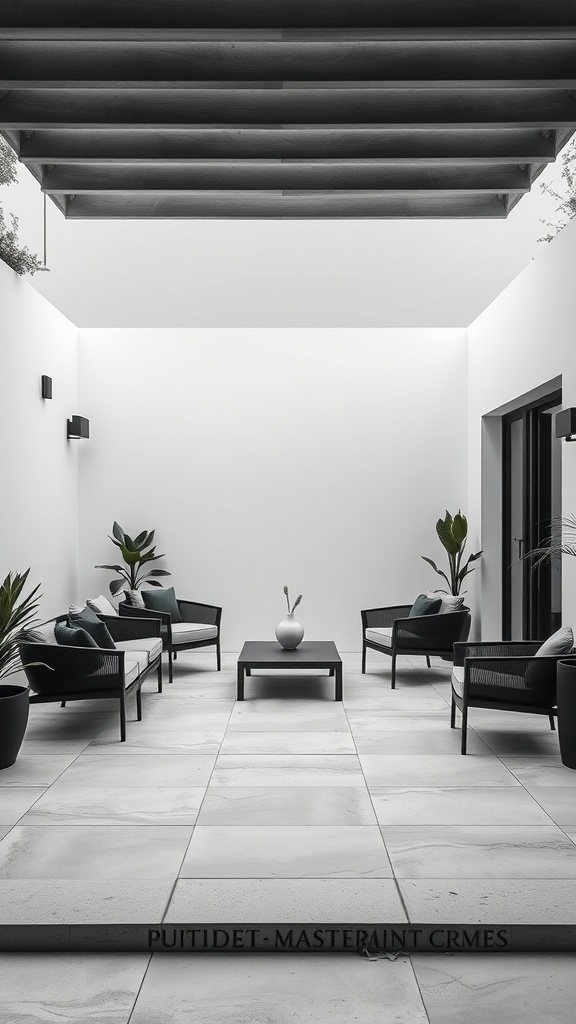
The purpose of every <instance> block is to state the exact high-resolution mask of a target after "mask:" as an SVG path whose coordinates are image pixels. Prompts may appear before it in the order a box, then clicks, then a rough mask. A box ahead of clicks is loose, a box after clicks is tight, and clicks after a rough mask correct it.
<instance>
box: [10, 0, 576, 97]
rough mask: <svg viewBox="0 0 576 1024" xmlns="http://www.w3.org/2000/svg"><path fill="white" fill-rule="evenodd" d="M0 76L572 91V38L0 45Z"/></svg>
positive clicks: (14, 83) (77, 83) (48, 84)
mask: <svg viewBox="0 0 576 1024" xmlns="http://www.w3.org/2000/svg"><path fill="white" fill-rule="evenodd" d="M575 7H576V4H575ZM0 69H1V70H0V76H1V77H0V89H23V88H38V87H42V88H45V89H50V88H56V89H62V88H65V89H69V88H76V87H80V88H91V87H94V88H102V87H107V88H116V89H120V88H122V86H125V87H126V88H136V87H141V86H143V87H150V86H155V87H156V88H167V89H174V88H176V89H179V88H185V87H186V86H187V85H188V84H190V85H191V86H193V87H194V85H196V84H198V83H203V82H222V83H223V82H226V81H229V82H234V83H240V82H263V83H269V82H277V83H282V84H286V83H288V82H303V83H305V82H326V83H338V82H347V81H350V82H358V83H362V82H374V83H375V84H376V83H378V84H379V85H382V86H387V85H389V86H392V87H393V86H394V85H395V84H409V85H411V86H412V85H418V86H419V87H421V88H422V87H424V86H430V87H432V88H434V87H435V86H437V85H438V84H442V87H443V88H455V89H458V88H460V87H461V86H462V85H465V86H466V87H467V88H474V87H479V88H483V87H486V85H490V86H497V87H519V88H526V87H530V86H532V87H538V88H546V89H555V88H573V87H575V86H576V40H562V39H560V40H530V41H519V40H515V41H513V42H509V41H502V40H490V41H487V40H470V39H468V40H462V41H459V42H451V43H446V42H438V41H427V42H422V41H416V42H414V41H412V40H411V41H406V40H402V41H393V42H391V41H386V42H382V41H379V42H366V41H361V42H358V41H353V42H350V41H348V40H339V41H337V42H334V41H332V42H311V41H310V42H304V43H302V42H274V41H267V42H263V43H262V42H244V41H240V42H222V41H221V42H189V41H186V42H182V41H179V42H170V43H167V42H164V43H160V42H158V41H154V42H146V43H142V42H140V43H135V42H126V43H125V42H73V43H71V42H49V41H41V42H40V41H34V42H19V41H1V42H0Z"/></svg>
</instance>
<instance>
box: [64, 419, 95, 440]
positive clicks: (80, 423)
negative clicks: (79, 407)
mask: <svg viewBox="0 0 576 1024" xmlns="http://www.w3.org/2000/svg"><path fill="white" fill-rule="evenodd" d="M67 436H68V437H90V422H89V420H87V419H86V417H85V416H73V417H72V419H70V420H68V424H67Z"/></svg>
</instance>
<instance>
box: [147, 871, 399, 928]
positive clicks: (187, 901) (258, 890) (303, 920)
mask: <svg viewBox="0 0 576 1024" xmlns="http://www.w3.org/2000/svg"><path fill="white" fill-rule="evenodd" d="M185 921H195V922H199V923H202V922H214V923H216V924H218V923H221V924H225V923H234V922H239V921H241V922H250V923H251V924H269V923H270V922H273V923H274V924H294V923H296V924H348V923H351V924H359V923H365V922H368V923H370V922H373V921H383V922H387V923H390V924H398V923H400V922H405V921H406V915H405V913H404V910H403V908H402V904H401V902H400V897H399V896H398V891H397V888H396V885H395V883H394V880H393V879H391V878H218V879H211V878H181V879H179V880H178V881H177V883H176V888H175V889H174V894H173V896H172V900H171V902H170V905H169V907H168V910H167V912H166V915H165V918H164V922H165V923H167V924H182V923H183V922H185Z"/></svg>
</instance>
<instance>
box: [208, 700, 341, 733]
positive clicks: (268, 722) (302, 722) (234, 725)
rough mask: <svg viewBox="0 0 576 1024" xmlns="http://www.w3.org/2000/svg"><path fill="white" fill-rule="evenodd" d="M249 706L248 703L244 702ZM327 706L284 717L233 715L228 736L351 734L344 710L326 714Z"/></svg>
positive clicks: (273, 715) (279, 715)
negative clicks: (289, 733) (238, 733)
mask: <svg viewBox="0 0 576 1024" xmlns="http://www.w3.org/2000/svg"><path fill="white" fill-rule="evenodd" d="M244 703H245V704H247V703H248V702H247V701H244ZM332 706H333V705H331V704H329V703H328V701H327V702H326V705H325V706H324V705H321V706H320V707H318V705H316V706H315V707H314V706H311V707H310V710H309V712H308V714H306V715H305V714H298V715H283V714H282V713H281V712H279V711H276V712H273V711H270V712H269V713H268V714H264V713H263V712H260V713H259V714H258V715H243V714H240V713H238V714H234V713H233V714H232V716H231V718H230V722H229V724H228V729H227V735H228V736H230V735H231V733H236V732H265V733H270V732H345V733H349V732H350V727H349V725H348V721H347V719H346V715H345V714H344V711H343V710H342V708H340V709H339V711H337V712H336V713H335V714H331V713H330V712H326V711H325V708H326V707H332Z"/></svg>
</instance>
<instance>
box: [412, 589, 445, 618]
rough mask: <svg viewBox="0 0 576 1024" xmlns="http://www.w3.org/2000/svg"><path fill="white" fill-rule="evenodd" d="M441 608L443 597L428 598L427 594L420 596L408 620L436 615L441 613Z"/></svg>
mask: <svg viewBox="0 0 576 1024" xmlns="http://www.w3.org/2000/svg"><path fill="white" fill-rule="evenodd" d="M441 606H442V598H441V597H436V598H432V597H426V594H418V597H417V598H416V600H415V601H414V604H413V605H412V607H411V609H410V611H409V612H408V618H409V619H411V618H413V617H414V616H415V615H436V614H437V613H438V612H439V611H440V608H441Z"/></svg>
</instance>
